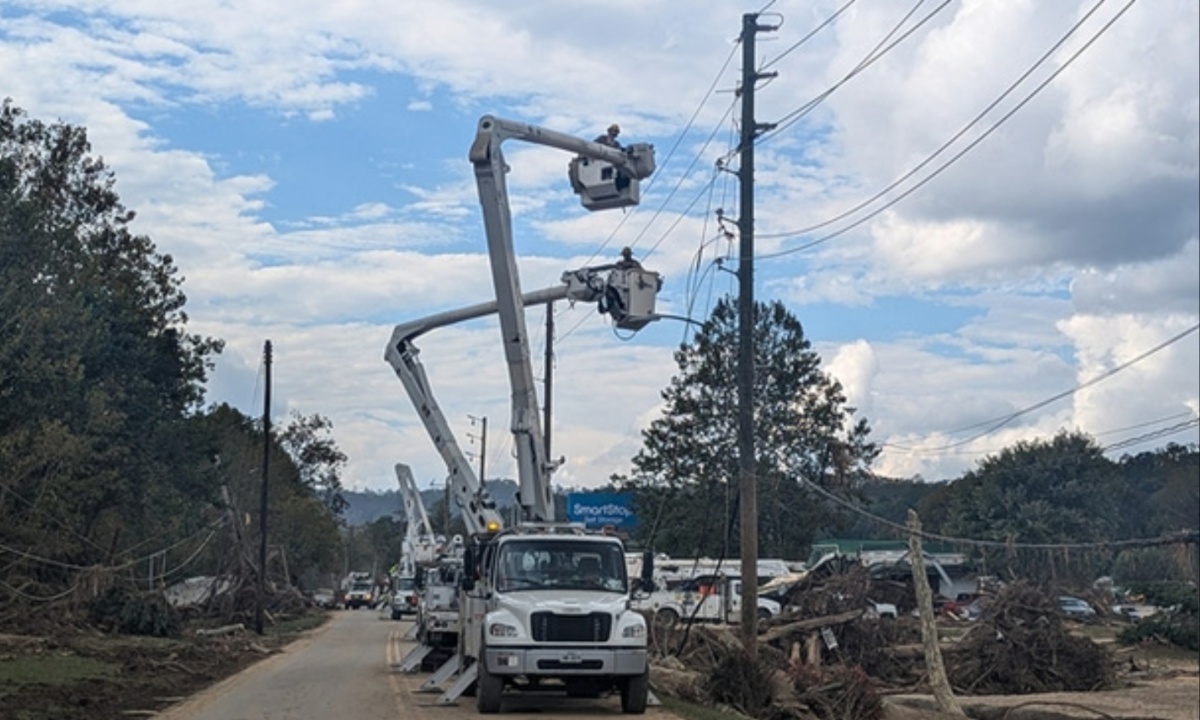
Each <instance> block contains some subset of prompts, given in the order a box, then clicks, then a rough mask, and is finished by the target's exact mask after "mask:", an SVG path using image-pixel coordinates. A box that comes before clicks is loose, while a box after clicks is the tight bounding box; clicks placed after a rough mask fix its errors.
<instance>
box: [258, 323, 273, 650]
mask: <svg viewBox="0 0 1200 720" xmlns="http://www.w3.org/2000/svg"><path fill="white" fill-rule="evenodd" d="M263 367H264V373H265V375H266V380H265V386H266V389H265V390H264V391H263V459H262V492H261V494H260V495H259V500H260V502H259V508H258V509H259V512H258V593H257V599H258V602H257V603H256V606H257V607H256V608H255V611H254V630H255V632H257V633H258V634H259V635H262V634H263V615H264V610H265V608H264V607H263V606H264V604H265V603H266V601H267V487H268V484H267V478H269V477H270V472H271V341H270V340H268V341H266V343H264V344H263Z"/></svg>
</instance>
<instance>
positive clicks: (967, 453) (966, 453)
mask: <svg viewBox="0 0 1200 720" xmlns="http://www.w3.org/2000/svg"><path fill="white" fill-rule="evenodd" d="M1194 416H1195V413H1193V412H1192V411H1191V410H1184V411H1183V412H1177V413H1171V414H1170V415H1166V416H1164V417H1160V418H1155V419H1154V420H1146V421H1144V422H1140V423H1134V424H1132V425H1124V426H1122V427H1118V428H1111V429H1109V430H1098V431H1096V432H1089V433H1088V435H1090V436H1091V437H1093V438H1101V437H1104V436H1106V435H1116V434H1117V433H1123V432H1129V431H1130V430H1136V429H1138V428H1144V427H1150V426H1151V425H1159V424H1161V423H1164V422H1168V421H1172V420H1179V419H1180V418H1184V417H1194ZM978 425H979V424H978V423H977V424H976V425H975V427H977V426H978ZM1061 429H1062V430H1064V431H1067V430H1069V428H1065V427H1064V428H1061ZM1155 432H1157V431H1155ZM1123 442H1124V441H1123V440H1121V441H1118V443H1123ZM1114 444H1117V443H1114ZM1102 449H1107V448H1102ZM1003 450H1004V448H990V449H986V450H958V451H956V452H945V453H941V454H942V455H947V456H956V457H980V456H984V455H995V454H997V453H999V452H1002V451H1003Z"/></svg>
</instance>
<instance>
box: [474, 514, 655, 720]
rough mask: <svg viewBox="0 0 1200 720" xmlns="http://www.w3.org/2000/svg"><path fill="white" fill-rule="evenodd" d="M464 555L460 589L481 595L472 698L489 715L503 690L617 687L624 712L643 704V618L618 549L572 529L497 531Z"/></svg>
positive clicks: (610, 540)
mask: <svg viewBox="0 0 1200 720" xmlns="http://www.w3.org/2000/svg"><path fill="white" fill-rule="evenodd" d="M480 549H481V551H482V556H481V557H479V558H478V564H477V563H476V560H475V557H474V556H473V554H468V559H467V563H466V572H467V573H468V578H470V575H471V573H472V572H478V574H479V575H480V578H479V579H480V580H481V582H480V583H479V584H478V585H476V584H474V583H473V582H471V581H470V580H468V586H469V587H470V589H469V590H468V592H469V593H470V592H481V593H483V597H482V598H481V600H482V601H483V603H482V604H483V614H484V617H483V622H482V623H481V626H482V632H481V637H480V638H479V648H478V655H477V657H478V665H479V669H478V679H477V683H478V685H477V688H476V693H477V700H478V705H479V709H480V711H481V712H496V711H497V710H498V709H499V703H500V695H501V694H502V693H503V691H504V689H505V687H507V686H513V687H517V688H520V689H526V690H529V689H539V688H542V689H549V688H550V687H553V686H554V685H557V684H561V685H562V686H563V687H564V689H565V690H566V692H567V693H568V694H575V695H594V694H598V693H601V692H604V691H606V690H610V689H616V690H617V691H618V692H619V693H620V694H621V708H622V710H623V711H624V712H626V713H641V712H644V711H645V708H646V701H647V695H648V690H649V665H648V661H647V653H646V620H645V618H644V617H643V616H642V614H641V613H639V612H637V611H636V610H634V609H633V608H632V607H631V606H630V594H629V593H630V582H629V578H628V576H627V574H626V570H625V548H624V545H623V544H622V543H621V541H620V540H619V539H618V538H616V537H612V536H607V535H600V534H592V533H587V532H584V531H583V530H582V529H580V528H578V527H576V526H561V527H560V528H558V529H551V528H550V527H548V526H541V527H534V528H529V527H522V528H516V529H513V530H509V531H505V532H504V533H502V534H500V535H499V536H498V537H496V538H495V539H493V540H492V541H491V542H489V543H487V544H486V545H483V546H481V547H480Z"/></svg>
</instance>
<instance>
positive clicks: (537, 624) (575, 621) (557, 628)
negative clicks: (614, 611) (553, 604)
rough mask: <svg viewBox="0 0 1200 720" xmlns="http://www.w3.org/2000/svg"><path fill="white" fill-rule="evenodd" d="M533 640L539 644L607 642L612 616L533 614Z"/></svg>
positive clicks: (605, 614) (603, 614)
mask: <svg viewBox="0 0 1200 720" xmlns="http://www.w3.org/2000/svg"><path fill="white" fill-rule="evenodd" d="M532 620H533V639H534V640H537V641H539V642H607V641H608V636H609V633H611V632H612V615H609V614H608V613H591V614H590V615H555V614H554V613H551V612H535V613H534V614H533V618H532Z"/></svg>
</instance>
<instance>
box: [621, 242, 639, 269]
mask: <svg viewBox="0 0 1200 720" xmlns="http://www.w3.org/2000/svg"><path fill="white" fill-rule="evenodd" d="M617 269H618V270H641V269H642V264H641V263H640V262H638V261H637V260H635V259H634V257H633V248H631V247H629V246H628V245H626V246H625V247H623V248H621V259H620V260H618V261H617Z"/></svg>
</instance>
